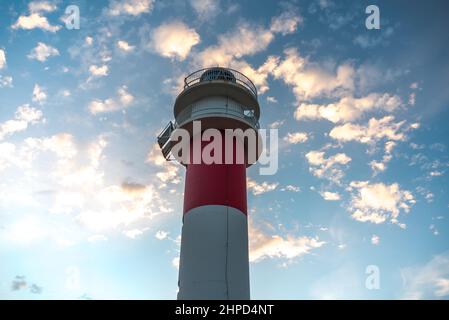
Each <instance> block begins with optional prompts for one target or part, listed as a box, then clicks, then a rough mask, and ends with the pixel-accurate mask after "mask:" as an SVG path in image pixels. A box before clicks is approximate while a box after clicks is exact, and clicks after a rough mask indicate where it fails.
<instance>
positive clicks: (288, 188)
mask: <svg viewBox="0 0 449 320" xmlns="http://www.w3.org/2000/svg"><path fill="white" fill-rule="evenodd" d="M281 191H291V192H300V191H301V188H300V187H298V186H294V185H291V184H289V185H286V186H285V188H282V189H281Z"/></svg>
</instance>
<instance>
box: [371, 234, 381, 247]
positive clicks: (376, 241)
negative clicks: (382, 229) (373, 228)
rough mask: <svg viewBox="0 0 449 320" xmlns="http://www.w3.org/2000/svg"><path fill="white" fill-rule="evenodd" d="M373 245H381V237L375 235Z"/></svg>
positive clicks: (372, 240)
mask: <svg viewBox="0 0 449 320" xmlns="http://www.w3.org/2000/svg"><path fill="white" fill-rule="evenodd" d="M371 243H372V244H374V245H378V244H379V243H380V237H379V236H378V235H375V234H373V236H372V237H371Z"/></svg>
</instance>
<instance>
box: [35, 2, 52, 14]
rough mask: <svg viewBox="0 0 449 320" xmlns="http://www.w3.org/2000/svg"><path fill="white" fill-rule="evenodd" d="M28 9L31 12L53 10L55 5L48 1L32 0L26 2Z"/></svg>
mask: <svg viewBox="0 0 449 320" xmlns="http://www.w3.org/2000/svg"><path fill="white" fill-rule="evenodd" d="M28 10H29V11H30V12H31V13H35V12H53V11H55V10H56V5H55V4H54V3H51V2H50V1H32V2H30V3H29V4H28Z"/></svg>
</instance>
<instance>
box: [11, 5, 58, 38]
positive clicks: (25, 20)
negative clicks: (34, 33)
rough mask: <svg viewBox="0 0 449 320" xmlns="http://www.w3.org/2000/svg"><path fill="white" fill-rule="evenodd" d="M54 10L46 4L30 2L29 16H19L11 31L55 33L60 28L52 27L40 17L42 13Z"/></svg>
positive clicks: (52, 6)
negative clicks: (32, 30)
mask: <svg viewBox="0 0 449 320" xmlns="http://www.w3.org/2000/svg"><path fill="white" fill-rule="evenodd" d="M54 9H56V6H54V5H52V4H50V3H46V2H44V1H43V2H31V3H30V4H29V10H30V15H28V16H25V15H23V16H19V18H18V19H17V21H16V22H15V23H14V24H13V25H12V26H11V27H12V28H13V29H24V30H31V29H35V28H38V29H42V30H45V31H49V32H56V31H58V30H59V29H61V26H53V25H51V24H50V23H49V22H48V19H47V18H46V17H44V16H42V15H41V13H42V12H50V11H53V10H54Z"/></svg>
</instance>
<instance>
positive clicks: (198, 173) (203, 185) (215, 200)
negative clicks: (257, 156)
mask: <svg viewBox="0 0 449 320" xmlns="http://www.w3.org/2000/svg"><path fill="white" fill-rule="evenodd" d="M221 141H222V142H223V143H222V145H223V148H222V161H221V164H215V163H212V164H205V163H203V161H201V163H199V164H188V165H187V172H186V182H185V191H184V214H185V213H186V212H188V211H190V210H191V209H193V208H196V207H200V206H205V205H223V206H229V207H232V208H235V209H238V210H240V211H241V212H243V213H244V214H247V200H246V165H245V164H244V163H243V164H238V163H231V164H225V150H232V151H233V155H234V156H233V161H234V162H236V152H237V149H238V148H239V147H242V146H241V142H240V141H239V140H238V139H233V142H232V143H233V145H232V148H225V144H224V141H225V139H224V134H223V133H222V139H221ZM209 143H212V141H211V142H205V141H203V142H202V143H201V152H203V150H204V148H205V147H206V146H207V145H208V144H209ZM193 149H194V148H193V143H191V148H190V150H191V159H193ZM212 155H213V153H212Z"/></svg>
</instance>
